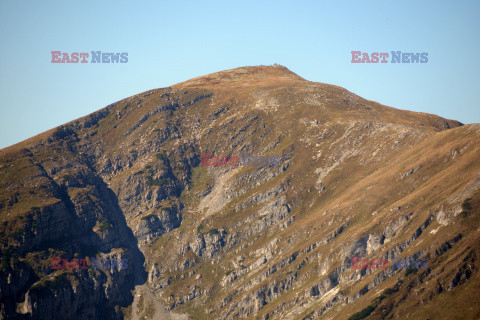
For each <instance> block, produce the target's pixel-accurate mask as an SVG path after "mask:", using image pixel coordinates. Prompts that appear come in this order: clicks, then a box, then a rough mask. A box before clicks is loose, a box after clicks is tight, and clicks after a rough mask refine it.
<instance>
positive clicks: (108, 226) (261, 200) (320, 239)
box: [0, 66, 480, 319]
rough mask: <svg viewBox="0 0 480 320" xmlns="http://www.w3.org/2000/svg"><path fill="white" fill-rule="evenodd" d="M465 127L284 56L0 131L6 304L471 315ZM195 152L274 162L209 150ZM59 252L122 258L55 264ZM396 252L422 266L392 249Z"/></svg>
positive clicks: (471, 130) (142, 312)
mask: <svg viewBox="0 0 480 320" xmlns="http://www.w3.org/2000/svg"><path fill="white" fill-rule="evenodd" d="M478 142H480V125H479V124H469V125H462V124H461V123H460V122H458V121H454V120H447V119H443V118H441V117H439V116H436V115H431V114H421V113H415V112H410V111H404V110H397V109H394V108H391V107H386V106H383V105H381V104H378V103H375V102H373V101H369V100H366V99H363V98H361V97H359V96H357V95H355V94H353V93H351V92H349V91H347V90H345V89H343V88H340V87H337V86H332V85H327V84H322V83H315V82H310V81H307V80H305V79H303V78H301V77H298V76H297V75H295V74H294V73H292V72H291V71H290V70H288V69H286V68H285V67H282V66H273V67H265V66H260V67H258V66H257V67H242V68H236V69H231V70H225V71H221V72H218V73H213V74H210V75H207V76H203V77H197V78H194V79H191V80H187V81H185V82H181V83H179V84H176V85H173V86H171V87H167V88H161V89H154V90H149V91H146V92H143V93H140V94H137V95H134V96H131V97H128V98H126V99H122V100H120V101H117V102H115V103H113V104H110V105H108V106H107V107H105V108H102V109H100V110H98V111H97V112H94V113H92V114H90V115H87V116H85V117H81V118H79V119H76V120H74V121H71V122H69V123H66V124H64V125H62V126H59V127H57V128H54V129H52V130H49V131H47V132H45V133H43V134H41V135H39V136H36V137H33V138H31V139H29V140H26V141H24V142H22V143H19V144H17V145H14V146H11V147H8V148H5V149H2V150H0V186H1V192H0V217H1V223H0V234H1V235H2V236H1V237H0V240H1V242H0V243H1V246H2V251H1V260H2V272H1V273H0V288H1V289H2V290H1V291H0V302H1V310H0V311H1V315H2V317H3V318H5V319H9V318H14V317H24V318H33V319H39V318H42V315H44V314H45V313H44V312H50V314H52V318H62V317H65V316H67V315H68V314H69V313H68V312H71V310H75V312H76V314H78V315H80V316H85V317H87V318H102V317H105V316H107V317H110V318H118V319H120V318H127V319H136V318H139V317H141V316H145V317H147V318H152V317H153V318H155V316H154V315H155V314H156V315H157V316H158V315H159V314H162V317H170V318H171V319H175V318H179V317H183V318H185V317H190V318H192V319H212V318H216V319H233V318H248V319H253V318H255V319H316V318H322V319H332V318H338V319H348V318H349V317H350V316H352V315H353V314H355V313H357V312H363V313H362V315H364V316H365V317H364V318H366V319H380V318H388V317H390V318H392V317H403V318H405V317H411V318H425V317H430V318H439V317H440V316H445V315H448V316H449V317H450V318H452V319H454V318H458V319H460V318H464V319H469V318H471V319H474V318H475V317H477V316H479V315H480V313H479V312H480V311H479V309H478V307H477V306H475V305H474V304H472V303H469V299H467V298H468V297H472V296H475V294H477V293H478V288H479V283H480V281H479V273H478V259H477V256H478V254H479V250H480V248H479V247H478V243H480V242H478V230H479V228H478V226H479V214H478V213H479V208H480V192H479V189H480V175H479V172H480V158H479V156H478V155H479V154H480V153H479V151H480V150H479V147H478V146H479V145H480V144H479V143H478ZM203 154H210V155H216V156H219V157H221V156H232V155H233V156H235V155H237V156H238V155H256V156H266V155H277V156H279V164H278V166H274V165H272V166H265V165H263V166H255V165H250V166H217V167H205V166H202V165H201V157H202V155H203ZM468 199H470V200H468ZM55 256H62V257H65V258H67V259H70V260H71V259H73V258H74V257H76V256H79V257H85V256H88V257H101V258H109V257H112V258H113V257H116V258H119V259H127V261H128V262H129V266H131V267H130V268H128V269H126V270H117V269H115V268H109V270H96V271H93V270H52V269H51V268H49V266H48V265H49V262H50V260H51V258H52V257H55ZM355 257H361V258H362V259H369V260H371V259H387V260H388V261H389V264H388V267H387V269H378V268H376V269H373V268H364V269H359V270H357V269H355V268H353V267H352V266H353V262H352V261H353V258H355ZM409 257H413V258H414V259H426V260H427V261H428V268H427V269H426V270H423V269H418V268H410V269H412V270H410V271H408V270H402V269H396V270H395V269H394V268H392V263H391V261H392V260H394V259H400V258H402V259H406V258H409ZM414 269H415V270H414ZM21 275H23V276H21ZM12 279H13V280H12ZM12 281H13V282H14V283H15V281H16V283H17V285H15V286H11V285H10V284H11V283H12ZM94 283H97V285H94ZM145 290H149V291H150V292H152V294H144V293H145ZM112 292H115V294H111V293H112ZM131 292H134V294H132V293H131ZM142 292H143V293H142ZM137 293H138V294H137ZM453 293H455V294H454V295H453ZM55 295H57V296H64V297H65V296H66V297H69V300H68V301H69V302H68V303H64V304H60V305H59V304H57V303H56V302H55V299H53V298H52V297H53V296H55ZM452 295H453V296H452ZM446 297H449V298H448V299H447V298H446ZM462 299H463V302H461V301H459V300H462ZM439 301H440V302H439ZM97 305H104V306H106V310H107V311H102V309H101V308H99V307H96V306H97ZM162 305H164V306H165V310H163V307H161V306H162ZM79 306H82V307H79ZM54 310H55V311H56V312H54ZM132 310H135V312H139V314H134V313H132ZM105 312H107V313H105ZM367 313H368V314H367ZM180 314H182V315H180ZM355 317H357V319H360V318H359V317H360V315H358V316H355Z"/></svg>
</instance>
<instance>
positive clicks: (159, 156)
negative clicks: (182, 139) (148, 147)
mask: <svg viewBox="0 0 480 320" xmlns="http://www.w3.org/2000/svg"><path fill="white" fill-rule="evenodd" d="M156 157H157V159H158V160H163V159H166V158H167V155H166V154H165V152H161V153H157V154H156Z"/></svg>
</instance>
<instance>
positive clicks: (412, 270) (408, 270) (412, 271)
mask: <svg viewBox="0 0 480 320" xmlns="http://www.w3.org/2000/svg"><path fill="white" fill-rule="evenodd" d="M411 273H417V268H408V269H407V271H405V277H406V276H408V275H409V274H411Z"/></svg>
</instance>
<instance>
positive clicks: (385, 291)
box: [382, 288, 395, 295]
mask: <svg viewBox="0 0 480 320" xmlns="http://www.w3.org/2000/svg"><path fill="white" fill-rule="evenodd" d="M394 292H395V289H393V288H387V289H385V290H383V293H382V294H386V295H389V294H392V293H394Z"/></svg>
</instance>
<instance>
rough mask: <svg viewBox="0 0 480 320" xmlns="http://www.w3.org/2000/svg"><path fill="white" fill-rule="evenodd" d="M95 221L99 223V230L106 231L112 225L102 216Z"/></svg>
mask: <svg viewBox="0 0 480 320" xmlns="http://www.w3.org/2000/svg"><path fill="white" fill-rule="evenodd" d="M97 221H98V222H99V223H100V231H101V232H104V231H107V230H108V229H110V228H112V227H113V226H112V224H111V223H110V222H109V221H108V220H107V219H105V218H104V217H100V218H98V219H97Z"/></svg>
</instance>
